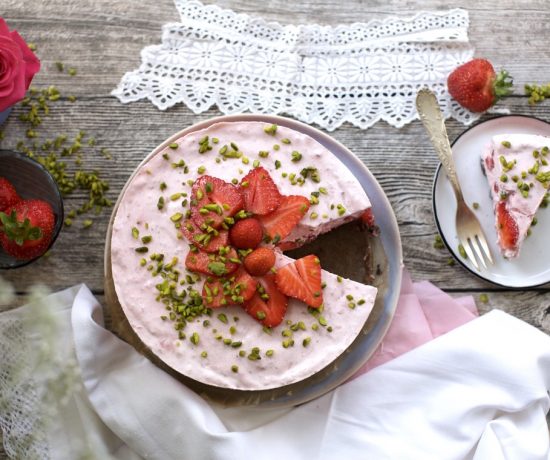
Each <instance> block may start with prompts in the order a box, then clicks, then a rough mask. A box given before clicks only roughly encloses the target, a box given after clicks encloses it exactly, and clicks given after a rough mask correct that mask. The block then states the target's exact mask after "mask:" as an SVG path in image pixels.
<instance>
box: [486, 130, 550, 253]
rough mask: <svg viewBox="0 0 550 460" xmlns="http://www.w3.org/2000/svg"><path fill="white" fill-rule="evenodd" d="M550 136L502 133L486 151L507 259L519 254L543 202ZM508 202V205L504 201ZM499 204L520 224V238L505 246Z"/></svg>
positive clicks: (549, 158)
mask: <svg viewBox="0 0 550 460" xmlns="http://www.w3.org/2000/svg"><path fill="white" fill-rule="evenodd" d="M549 147H550V139H549V138H548V137H545V136H538V135H534V134H499V135H497V136H494V137H493V138H492V139H491V142H490V143H489V144H488V145H487V147H486V149H485V151H484V152H483V153H482V156H481V158H482V161H483V166H484V168H485V172H486V174H487V180H488V181H489V185H490V188H491V196H492V198H493V205H494V209H495V215H496V216H497V219H496V226H497V235H498V241H497V242H498V244H499V247H500V248H501V252H502V254H503V256H504V257H506V258H514V257H517V256H518V255H519V253H520V248H521V244H522V242H523V241H524V239H525V237H526V236H527V234H528V231H529V228H530V226H531V224H532V222H533V218H534V217H535V213H536V211H537V209H538V208H539V206H540V205H541V202H542V201H543V199H544V197H545V195H546V193H547V191H548V184H549V180H550V173H549V171H550V166H549V165H548V163H549V162H550V154H548V149H549ZM502 203H504V205H503V204H502ZM498 206H505V209H506V210H507V212H508V213H509V215H510V217H511V218H512V219H513V221H514V222H515V223H516V225H517V230H518V236H517V241H516V242H515V244H513V245H512V247H505V246H506V245H505V244H503V241H502V229H501V228H500V227H501V224H500V223H499V221H498V212H497V207H498Z"/></svg>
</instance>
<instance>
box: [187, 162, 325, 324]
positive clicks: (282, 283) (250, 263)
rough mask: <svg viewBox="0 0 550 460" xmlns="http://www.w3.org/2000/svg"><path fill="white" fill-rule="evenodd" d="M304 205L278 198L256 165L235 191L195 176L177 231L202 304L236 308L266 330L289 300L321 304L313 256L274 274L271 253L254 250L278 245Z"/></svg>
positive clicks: (296, 198)
mask: <svg viewBox="0 0 550 460" xmlns="http://www.w3.org/2000/svg"><path fill="white" fill-rule="evenodd" d="M309 206H310V201H309V199H308V198H306V197H304V196H301V195H291V196H283V195H281V193H280V192H279V189H278V188H277V185H276V184H275V182H274V181H273V179H272V178H271V176H270V175H269V173H268V172H267V171H266V170H265V169H264V168H262V167H256V168H254V169H252V170H251V171H249V173H248V174H247V175H246V176H244V177H243V179H242V180H241V182H240V186H239V187H236V186H234V185H232V184H229V183H227V182H225V181H223V180H221V179H219V178H217V177H212V176H208V175H205V176H202V177H200V178H199V179H198V180H197V181H196V182H195V183H194V185H193V188H192V197H191V209H190V211H191V212H190V218H189V219H187V220H186V221H185V222H183V224H182V225H181V232H182V234H183V235H184V236H185V237H186V238H187V240H188V241H189V243H190V245H191V251H190V252H189V253H188V255H187V257H186V260H185V266H186V268H187V269H188V270H190V271H193V272H197V273H202V274H204V275H207V276H208V278H207V279H206V281H205V282H204V284H203V290H202V299H203V303H204V305H206V306H208V307H210V308H219V307H224V306H229V305H240V306H242V307H243V308H244V310H245V311H246V312H247V313H248V314H250V315H251V316H252V317H253V318H254V319H256V320H257V321H259V322H260V323H261V324H262V325H263V326H266V327H274V326H277V325H278V324H280V323H281V322H282V320H283V318H284V315H285V312H286V308H287V304H288V297H294V298H296V299H299V300H301V301H303V302H304V303H306V304H307V305H308V306H311V307H314V308H318V307H320V306H321V305H322V303H323V295H322V288H321V266H320V264H319V259H318V258H317V257H316V256H313V255H311V256H306V257H304V258H302V259H298V260H297V261H295V262H294V263H291V264H288V265H286V266H285V267H282V268H279V269H278V270H275V268H274V265H275V261H276V254H275V252H274V250H273V249H272V248H271V247H268V246H261V247H258V246H259V245H260V244H261V242H262V240H263V241H265V242H266V244H270V245H271V246H274V247H277V246H278V243H279V242H280V241H281V240H283V239H284V238H285V237H287V236H288V235H289V234H290V233H291V232H292V230H293V229H294V228H295V227H296V225H298V223H299V222H300V220H301V219H302V218H303V217H304V216H305V214H306V213H307V211H308V209H309ZM237 250H238V251H237ZM275 273H276V274H275Z"/></svg>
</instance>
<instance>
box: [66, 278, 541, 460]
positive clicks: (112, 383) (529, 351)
mask: <svg viewBox="0 0 550 460" xmlns="http://www.w3.org/2000/svg"><path fill="white" fill-rule="evenodd" d="M101 315H102V310H101V307H100V305H99V304H98V303H97V302H96V301H95V300H94V298H93V297H92V296H91V294H90V293H89V291H88V290H87V289H86V288H85V287H82V288H81V289H80V290H79V291H78V293H77V295H76V297H75V302H74V306H73V313H72V325H73V331H74V332H75V336H74V339H75V346H76V354H77V357H78V361H79V363H80V368H81V371H82V378H83V381H84V385H85V388H86V391H87V394H88V396H89V399H90V402H91V404H92V406H93V407H94V409H95V410H96V411H97V414H98V415H99V417H100V418H101V419H102V420H103V422H104V423H105V424H106V425H107V426H108V427H109V428H110V429H111V430H112V431H113V432H114V433H116V435H117V436H118V437H120V439H121V440H122V441H123V442H124V443H125V444H126V445H127V446H132V450H133V451H134V452H135V453H136V454H138V455H140V456H142V457H144V458H150V459H163V460H166V459H172V458H173V459H181V458H189V459H198V458H200V459H233V458H234V459H243V458H255V459H280V458H285V459H302V458H307V459H312V458H318V459H324V458H327V459H329V458H347V459H354V458H357V459H359V458H366V457H368V458H376V459H405V458H407V459H417V458H418V459H423V460H425V459H431V458H433V459H442V458H446V459H451V458H452V459H466V458H472V459H476V460H478V459H480V460H481V459H500V458H502V459H522V460H524V459H548V458H550V456H549V438H548V427H547V424H546V420H545V414H546V413H547V412H548V410H549V408H550V399H549V395H548V389H549V388H550V337H548V336H546V335H545V334H544V333H542V332H540V331H538V330H536V329H535V328H533V327H532V326H530V325H528V324H526V323H524V322H522V321H520V320H518V319H516V318H513V317H511V316H509V315H507V314H505V313H503V312H500V311H493V312H491V313H489V314H487V315H485V316H483V317H480V318H478V319H475V320H473V321H471V322H469V323H467V324H465V325H464V326H461V327H459V328H457V329H455V330H454V331H451V332H449V333H447V334H445V335H443V336H440V337H438V338H437V339H434V340H433V341H431V342H429V343H427V344H425V345H423V346H420V347H419V348H417V349H415V350H412V351H410V352H408V353H406V354H404V355H402V356H400V357H398V358H396V359H394V360H392V361H390V362H388V363H386V364H384V365H382V366H380V367H377V368H375V369H372V370H371V371H370V372H368V373H366V374H364V375H362V376H360V377H358V378H357V379H355V380H354V381H351V382H349V383H347V384H345V385H343V386H341V387H339V388H338V389H336V390H335V391H333V392H332V393H330V394H328V395H326V396H324V397H322V398H320V399H318V400H316V401H313V402H311V403H308V404H304V405H302V406H300V407H298V408H295V409H293V410H270V411H267V413H266V412H265V411H258V410H257V409H250V408H248V409H245V408H240V409H231V410H224V409H222V408H219V407H214V408H213V407H211V406H210V405H208V404H207V403H206V402H205V401H204V400H203V399H201V398H200V397H199V396H197V395H196V394H195V393H193V392H192V391H190V390H188V389H187V388H186V387H184V386H183V385H181V384H180V383H178V382H177V381H175V380H173V379H172V378H171V377H169V376H168V375H167V374H165V373H164V372H163V371H161V370H159V369H158V368H156V367H155V366H153V365H152V364H150V363H149V361H147V360H146V359H145V358H143V357H142V356H140V355H138V354H137V353H136V352H134V350H133V349H132V348H131V347H130V346H129V345H127V344H125V343H124V342H122V341H120V340H119V339H117V338H116V337H115V336H113V335H112V334H111V333H110V332H108V331H107V330H105V329H104V328H103V326H102V316H101ZM123 450H124V451H126V452H127V450H126V449H123ZM120 453H121V454H122V451H121V452H120Z"/></svg>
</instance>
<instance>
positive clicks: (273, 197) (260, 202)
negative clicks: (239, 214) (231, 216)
mask: <svg viewBox="0 0 550 460" xmlns="http://www.w3.org/2000/svg"><path fill="white" fill-rule="evenodd" d="M241 192H242V194H243V197H244V208H245V209H246V210H247V211H248V212H251V213H254V214H257V215H260V216H263V215H265V214H269V213H270V212H273V211H275V209H277V207H278V206H279V203H280V202H281V198H282V196H281V194H280V193H279V189H278V188H277V185H276V184H275V182H273V179H272V178H271V176H270V175H269V173H268V172H267V171H266V170H265V169H264V168H262V167H261V166H259V167H257V168H254V169H252V170H251V171H250V172H249V173H248V174H247V175H246V176H244V177H243V178H242V180H241Z"/></svg>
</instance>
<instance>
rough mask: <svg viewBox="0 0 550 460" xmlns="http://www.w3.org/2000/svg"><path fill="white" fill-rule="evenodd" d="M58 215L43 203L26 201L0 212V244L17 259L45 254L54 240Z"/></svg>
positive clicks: (32, 257)
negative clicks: (56, 216)
mask: <svg viewBox="0 0 550 460" xmlns="http://www.w3.org/2000/svg"><path fill="white" fill-rule="evenodd" d="M54 227H55V216H54V213H53V210H52V207H51V206H50V205H49V204H48V203H46V202H45V201H43V200H23V201H20V202H19V203H16V204H15V205H14V206H12V207H10V208H8V209H6V211H5V212H0V245H1V246H2V248H3V249H4V251H6V252H7V253H8V254H9V255H11V256H12V257H15V258H16V259H22V260H29V259H34V258H35V257H38V256H40V255H42V254H43V253H44V252H46V250H47V249H48V246H49V245H50V242H51V241H52V237H53V231H54Z"/></svg>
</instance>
